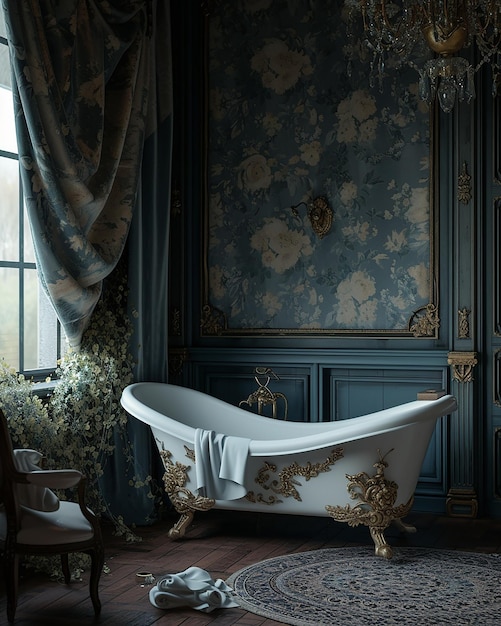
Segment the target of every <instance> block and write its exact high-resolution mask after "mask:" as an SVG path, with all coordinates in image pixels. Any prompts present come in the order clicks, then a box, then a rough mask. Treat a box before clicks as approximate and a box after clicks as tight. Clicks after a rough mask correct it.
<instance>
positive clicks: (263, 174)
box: [237, 154, 272, 192]
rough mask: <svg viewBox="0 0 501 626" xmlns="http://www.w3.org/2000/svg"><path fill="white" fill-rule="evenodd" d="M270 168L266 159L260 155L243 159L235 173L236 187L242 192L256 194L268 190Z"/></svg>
mask: <svg viewBox="0 0 501 626" xmlns="http://www.w3.org/2000/svg"><path fill="white" fill-rule="evenodd" d="M271 181H272V175H271V168H270V166H269V165H268V162H267V160H266V157H264V156H262V155H261V154H253V155H251V156H250V157H247V158H246V159H244V160H243V161H242V162H241V163H240V165H239V167H238V173H237V185H238V187H239V189H243V190H244V191H250V192H256V191H260V190H262V189H268V187H269V186H270V185H271Z"/></svg>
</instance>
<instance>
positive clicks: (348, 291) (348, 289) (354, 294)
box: [336, 270, 376, 304]
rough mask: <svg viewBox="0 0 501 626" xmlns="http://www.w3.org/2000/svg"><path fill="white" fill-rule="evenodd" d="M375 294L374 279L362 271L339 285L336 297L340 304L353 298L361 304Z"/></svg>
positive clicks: (349, 276) (348, 277) (354, 273)
mask: <svg viewBox="0 0 501 626" xmlns="http://www.w3.org/2000/svg"><path fill="white" fill-rule="evenodd" d="M375 293H376V284H375V280H374V278H372V276H369V274H367V273H366V272H363V271H361V270H358V271H356V272H352V274H351V275H348V276H347V277H346V278H345V279H344V280H342V281H341V282H340V283H339V285H338V288H337V290H336V296H337V298H338V300H339V301H340V302H342V301H344V300H347V299H349V298H352V299H353V300H355V301H356V302H358V303H359V304H361V303H362V302H365V301H366V300H368V299H369V298H370V297H371V296H373V295H374V294H375Z"/></svg>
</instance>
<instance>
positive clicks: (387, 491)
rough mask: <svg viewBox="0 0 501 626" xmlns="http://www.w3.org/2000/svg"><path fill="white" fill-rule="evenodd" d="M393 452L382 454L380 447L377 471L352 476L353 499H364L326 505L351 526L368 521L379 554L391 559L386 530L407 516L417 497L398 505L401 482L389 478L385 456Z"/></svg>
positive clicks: (330, 511) (350, 491) (365, 523)
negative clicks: (352, 502) (372, 473)
mask: <svg viewBox="0 0 501 626" xmlns="http://www.w3.org/2000/svg"><path fill="white" fill-rule="evenodd" d="M390 452H392V450H390V451H389V452H387V453H386V454H385V456H384V457H381V452H380V451H379V450H378V454H379V461H377V462H376V463H375V464H374V467H375V468H376V470H377V471H376V473H375V474H374V475H373V476H369V475H368V474H367V473H366V472H360V473H359V474H355V475H350V474H346V478H347V479H348V481H349V482H348V487H347V489H348V493H349V494H350V498H352V500H360V502H359V503H358V504H356V505H355V506H353V507H351V506H350V505H349V504H347V505H346V506H344V507H342V506H330V505H328V506H326V507H325V509H326V511H327V512H328V513H329V515H330V516H331V517H332V518H333V519H334V520H336V522H346V523H347V524H348V525H349V526H358V525H359V524H364V525H365V526H368V527H369V531H370V533H371V537H372V539H373V540H374V544H375V552H376V555H377V556H383V557H385V558H387V559H391V557H392V556H393V550H392V548H391V546H389V545H388V544H387V543H386V539H385V538H384V531H385V530H386V529H387V528H388V526H389V525H390V524H391V523H392V522H393V521H395V520H397V519H400V518H401V517H404V516H405V515H407V514H408V513H409V511H410V510H411V508H412V503H413V500H414V498H413V497H412V496H411V498H410V499H409V501H408V502H407V503H406V504H400V505H399V506H394V505H395V502H396V499H397V493H398V485H397V483H396V482H394V481H392V480H388V479H387V478H385V475H384V470H385V468H387V467H388V463H387V462H386V461H385V458H386V457H387V456H388V454H389V453H390Z"/></svg>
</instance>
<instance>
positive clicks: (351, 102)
mask: <svg viewBox="0 0 501 626" xmlns="http://www.w3.org/2000/svg"><path fill="white" fill-rule="evenodd" d="M376 111H377V109H376V102H375V100H374V98H373V96H371V95H370V94H369V93H368V92H367V91H365V90H362V89H359V90H357V91H354V92H353V93H352V94H351V95H350V97H348V98H345V99H344V100H342V101H341V102H340V103H339V104H338V107H337V111H336V116H337V118H338V129H337V140H338V142H340V143H355V142H357V141H359V142H364V143H369V142H371V141H374V140H375V139H376V132H377V128H378V120H377V118H376V117H374V115H375V113H376Z"/></svg>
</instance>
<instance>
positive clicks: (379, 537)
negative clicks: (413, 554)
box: [369, 526, 393, 559]
mask: <svg viewBox="0 0 501 626" xmlns="http://www.w3.org/2000/svg"><path fill="white" fill-rule="evenodd" d="M369 530H370V533H371V537H372V540H373V541H374V546H375V554H376V556H382V557H384V558H385V559H391V557H392V556H393V549H392V547H391V546H390V545H389V544H387V543H386V539H385V538H384V531H385V530H386V527H385V528H374V527H371V526H369Z"/></svg>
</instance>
